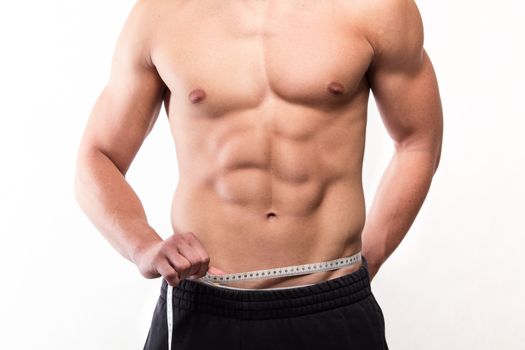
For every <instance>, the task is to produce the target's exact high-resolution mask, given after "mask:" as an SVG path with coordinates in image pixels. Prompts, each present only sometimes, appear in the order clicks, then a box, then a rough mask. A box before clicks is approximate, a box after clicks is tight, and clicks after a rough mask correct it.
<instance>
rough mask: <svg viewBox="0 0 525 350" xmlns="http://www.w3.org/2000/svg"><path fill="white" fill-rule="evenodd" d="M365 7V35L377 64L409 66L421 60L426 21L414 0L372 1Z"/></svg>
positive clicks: (363, 25)
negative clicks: (424, 22) (424, 21)
mask: <svg viewBox="0 0 525 350" xmlns="http://www.w3.org/2000/svg"><path fill="white" fill-rule="evenodd" d="M362 6H363V8H364V11H363V18H362V20H363V21H362V22H361V23H362V24H361V26H362V31H363V33H364V35H365V36H366V38H367V40H368V41H369V42H370V45H371V46H372V48H373V49H374V61H375V62H376V63H383V64H387V65H388V64H392V65H396V64H397V65H403V64H408V65H409V64H413V63H414V61H416V60H420V59H421V55H422V53H423V45H424V30H423V21H422V18H421V14H420V12H419V9H418V6H417V4H416V2H415V1H414V0H369V1H367V2H366V5H362Z"/></svg>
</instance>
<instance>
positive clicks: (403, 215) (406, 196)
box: [362, 149, 439, 273]
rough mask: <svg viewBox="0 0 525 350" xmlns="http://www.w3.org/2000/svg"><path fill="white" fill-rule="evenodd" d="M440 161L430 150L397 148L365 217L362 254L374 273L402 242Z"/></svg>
mask: <svg viewBox="0 0 525 350" xmlns="http://www.w3.org/2000/svg"><path fill="white" fill-rule="evenodd" d="M438 159H439V157H438V156H436V154H435V152H433V151H425V150H408V149H398V150H396V152H395V154H394V156H393V157H392V159H391V161H390V163H389V165H388V167H387V169H386V170H385V173H384V174H383V177H382V178H381V181H380V183H379V186H378V188H377V191H376V195H375V197H374V201H373V203H372V206H371V208H370V210H369V213H368V214H367V219H366V223H365V227H364V229H363V234H362V252H363V255H364V256H365V257H366V258H367V261H368V262H369V265H370V269H371V271H373V272H374V273H375V272H376V271H377V269H379V267H380V266H381V265H382V264H383V262H384V261H385V260H386V259H387V258H388V257H389V256H390V255H391V254H392V252H393V251H394V250H395V249H396V247H397V246H398V245H399V244H400V243H401V241H402V240H403V238H404V237H405V235H406V233H407V232H408V230H409V228H410V226H411V225H412V223H413V222H414V220H415V218H416V215H417V213H418V212H419V210H420V208H421V206H422V204H423V202H424V199H425V197H426V195H427V193H428V190H429V188H430V184H431V182H432V177H433V175H434V173H435V170H436V167H437V160H438Z"/></svg>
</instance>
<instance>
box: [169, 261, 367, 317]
mask: <svg viewBox="0 0 525 350" xmlns="http://www.w3.org/2000/svg"><path fill="white" fill-rule="evenodd" d="M298 266H300V265H298ZM167 289H168V285H167V283H166V280H165V279H162V285H161V298H165V296H166V295H167V298H168V299H169V300H171V296H170V294H169V293H167ZM370 294H371V288H370V278H369V273H368V264H367V261H366V259H365V258H364V257H362V264H361V265H360V266H359V268H358V269H357V270H355V271H354V272H352V273H348V274H345V275H343V276H340V277H337V278H334V279H330V280H327V281H322V282H319V283H314V284H311V285H308V286H302V287H300V286H294V287H291V288H283V289H282V290H281V289H279V290H273V289H268V290H233V289H230V288H223V287H217V286H214V285H211V284H206V283H203V282H202V281H200V282H199V281H198V280H190V279H184V280H182V281H181V282H180V283H179V284H178V285H177V286H176V287H174V288H173V294H172V295H173V299H172V301H173V307H174V308H176V309H183V310H194V311H200V312H205V313H213V314H219V315H222V316H227V317H236V318H247V319H263V318H278V317H289V316H294V315H303V314H308V313H312V312H318V311H323V310H328V309H331V308H334V307H337V306H341V305H349V304H352V303H355V302H358V301H360V300H362V299H364V298H366V297H368V296H369V295H370ZM169 305H170V306H171V304H169Z"/></svg>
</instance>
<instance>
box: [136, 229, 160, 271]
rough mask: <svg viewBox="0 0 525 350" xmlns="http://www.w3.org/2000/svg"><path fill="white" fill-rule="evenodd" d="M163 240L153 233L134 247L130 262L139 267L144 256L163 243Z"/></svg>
mask: <svg viewBox="0 0 525 350" xmlns="http://www.w3.org/2000/svg"><path fill="white" fill-rule="evenodd" d="M152 231H153V230H152ZM162 241H163V239H162V238H161V237H160V236H159V235H158V234H157V233H156V232H155V231H153V232H152V233H150V234H149V235H148V236H147V237H143V238H142V239H140V240H139V241H138V242H137V243H135V245H134V246H133V248H132V250H131V253H130V260H131V262H132V263H134V264H135V265H138V263H139V262H140V260H141V259H142V257H143V256H144V254H145V253H146V252H147V251H148V250H149V249H151V247H153V246H154V245H156V244H159V243H160V242H162Z"/></svg>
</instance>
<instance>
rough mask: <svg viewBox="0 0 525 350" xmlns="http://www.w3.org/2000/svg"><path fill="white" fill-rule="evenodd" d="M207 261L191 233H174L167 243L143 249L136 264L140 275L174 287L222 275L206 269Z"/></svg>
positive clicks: (211, 269)
mask: <svg viewBox="0 0 525 350" xmlns="http://www.w3.org/2000/svg"><path fill="white" fill-rule="evenodd" d="M209 263H210V257H209V256H208V253H207V252H206V250H205V249H204V247H203V246H202V244H201V242H200V241H199V239H198V238H197V236H196V235H195V234H194V233H193V232H186V233H175V234H173V235H171V236H170V237H168V238H167V239H165V240H163V241H159V242H155V243H153V244H152V245H150V246H149V247H147V248H145V249H144V250H143V251H142V253H141V254H140V256H139V257H138V258H137V260H136V265H137V267H138V269H139V271H140V273H141V274H142V275H143V276H144V277H146V278H157V277H160V276H162V277H164V279H165V280H166V282H167V283H168V284H169V285H171V286H173V287H175V286H177V285H178V284H179V282H180V281H181V280H183V279H185V278H188V277H190V276H191V278H189V279H196V278H200V277H202V276H204V275H205V274H206V272H207V271H209V272H210V273H211V274H224V273H225V272H224V271H222V270H220V269H218V268H216V267H212V266H209Z"/></svg>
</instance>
